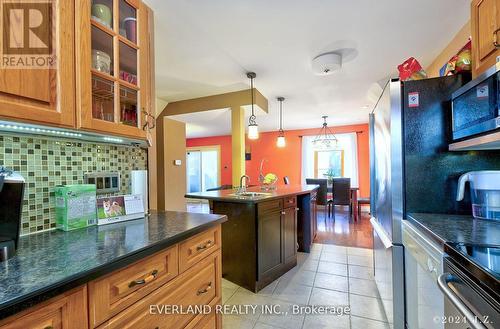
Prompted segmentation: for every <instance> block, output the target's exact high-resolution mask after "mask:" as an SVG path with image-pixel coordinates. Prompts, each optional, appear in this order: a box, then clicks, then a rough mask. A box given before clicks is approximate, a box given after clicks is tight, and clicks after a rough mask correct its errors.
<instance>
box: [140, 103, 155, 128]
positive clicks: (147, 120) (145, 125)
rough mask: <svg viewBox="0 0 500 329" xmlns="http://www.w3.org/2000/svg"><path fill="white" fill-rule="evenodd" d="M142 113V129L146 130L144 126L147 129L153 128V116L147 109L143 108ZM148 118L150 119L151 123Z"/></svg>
mask: <svg viewBox="0 0 500 329" xmlns="http://www.w3.org/2000/svg"><path fill="white" fill-rule="evenodd" d="M142 113H143V114H144V115H145V116H146V123H144V125H143V126H142V130H146V128H147V129H149V130H151V129H154V128H155V127H156V121H155V117H154V116H152V115H151V114H150V113H149V112H148V111H146V110H144V108H143V109H142ZM149 118H151V119H152V120H151V122H152V123H151V124H150V121H149Z"/></svg>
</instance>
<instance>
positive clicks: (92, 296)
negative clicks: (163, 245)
mask: <svg viewBox="0 0 500 329" xmlns="http://www.w3.org/2000/svg"><path fill="white" fill-rule="evenodd" d="M177 248H178V246H177V245H175V246H174V247H170V248H169V249H167V250H165V251H162V252H159V253H157V254H155V255H153V256H150V257H148V258H146V259H144V260H141V261H138V262H136V263H134V264H132V265H129V266H128V267H126V268H124V269H122V270H119V271H116V272H114V273H111V274H110V275H107V276H105V277H103V278H100V279H97V280H95V281H92V282H90V283H89V285H88V287H89V312H90V326H91V327H92V328H94V327H95V326H97V325H99V324H100V323H102V322H104V321H105V320H107V319H109V318H110V317H111V316H113V315H115V314H117V313H118V312H120V311H121V310H123V309H125V308H126V307H128V306H130V305H132V304H133V303H135V302H136V301H138V300H139V299H141V298H143V297H144V296H146V295H147V294H149V293H150V292H151V291H153V290H154V289H156V288H158V287H160V286H161V285H163V284H165V283H166V282H167V281H170V280H172V279H173V278H174V277H175V276H177V274H178V273H179V269H178V251H177Z"/></svg>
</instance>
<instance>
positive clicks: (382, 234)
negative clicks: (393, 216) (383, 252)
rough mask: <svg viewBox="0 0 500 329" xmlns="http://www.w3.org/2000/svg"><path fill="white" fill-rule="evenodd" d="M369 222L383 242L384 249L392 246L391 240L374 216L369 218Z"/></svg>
mask: <svg viewBox="0 0 500 329" xmlns="http://www.w3.org/2000/svg"><path fill="white" fill-rule="evenodd" d="M370 224H372V227H373V230H374V231H375V232H377V235H378V236H379V238H380V240H381V241H382V243H383V244H384V247H385V249H389V248H391V247H392V241H391V239H389V237H388V236H387V233H385V230H384V229H383V228H382V226H380V224H379V222H378V221H377V220H376V219H375V217H372V218H370Z"/></svg>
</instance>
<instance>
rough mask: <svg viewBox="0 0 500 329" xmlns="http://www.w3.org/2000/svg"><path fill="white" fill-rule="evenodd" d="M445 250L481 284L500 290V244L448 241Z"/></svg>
mask: <svg viewBox="0 0 500 329" xmlns="http://www.w3.org/2000/svg"><path fill="white" fill-rule="evenodd" d="M445 252H446V253H447V254H448V255H449V256H450V257H451V258H453V259H454V260H455V261H456V262H458V263H459V264H460V265H461V266H462V267H464V268H465V269H467V271H468V272H469V273H470V274H471V276H472V277H474V278H475V279H476V280H477V281H479V282H480V283H481V284H483V285H485V286H487V287H489V288H490V289H491V290H492V291H494V292H496V293H497V294H498V292H499V291H500V245H482V244H467V243H455V244H451V243H447V244H446V246H445Z"/></svg>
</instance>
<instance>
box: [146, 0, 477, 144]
mask: <svg viewBox="0 0 500 329" xmlns="http://www.w3.org/2000/svg"><path fill="white" fill-rule="evenodd" d="M146 2H147V3H148V5H150V6H151V7H152V8H153V10H154V12H155V58H156V89H157V96H158V97H160V98H162V99H164V100H166V101H176V100H183V99H190V98H196V97H201V96H207V95H214V94H218V93H224V92H229V91H235V90H241V89H244V88H248V85H249V81H248V79H247V78H246V74H245V73H246V72H247V71H254V72H256V73H257V79H256V80H255V85H256V88H257V89H259V91H261V92H262V93H263V94H264V96H266V97H267V98H268V99H269V105H270V108H269V114H268V115H267V116H261V115H259V116H258V123H259V125H260V127H261V130H263V131H269V130H276V128H277V123H278V119H277V113H278V112H277V102H276V97H277V96H284V97H285V98H286V100H285V103H284V111H285V128H287V129H300V128H311V127H319V126H320V125H321V116H322V115H325V114H326V115H329V116H330V119H329V123H330V125H342V124H351V123H361V122H367V121H368V113H369V111H370V110H369V109H367V108H363V107H364V106H367V105H368V106H372V105H373V104H374V103H375V101H376V98H377V96H378V95H377V93H378V92H379V90H380V87H378V86H376V85H375V83H377V82H379V84H380V81H385V79H386V78H387V77H388V76H390V75H395V74H396V73H397V70H396V67H397V65H398V64H400V63H401V62H403V61H404V60H405V59H406V58H408V57H410V56H414V57H415V58H417V59H418V60H419V61H420V63H421V64H422V65H423V66H424V67H425V66H427V65H429V64H430V63H431V62H432V60H433V59H434V58H435V57H436V56H437V55H438V54H439V52H440V51H441V50H442V49H443V48H444V47H445V46H446V44H447V43H448V42H449V41H450V40H451V39H452V38H453V36H454V35H455V34H456V33H457V32H458V30H459V29H460V28H461V27H462V26H463V25H464V24H465V23H466V22H467V20H468V17H469V10H470V7H469V6H470V0H439V1H436V0H418V1H410V0H379V1H374V0H350V1H347V0H302V1H299V0H273V1H269V0H266V1H264V0H252V1H249V0H211V1H207V0H205V1H203V0H182V1H179V0H146ZM340 48H355V49H356V50H357V53H358V54H357V56H356V57H355V58H354V59H352V60H351V61H349V62H347V63H344V65H343V67H342V69H341V70H340V71H338V72H335V73H334V74H333V75H330V76H315V75H314V74H313V73H312V71H311V60H312V59H313V58H314V57H316V56H317V55H319V54H321V53H324V52H328V51H333V50H336V49H340ZM175 118H176V119H178V120H181V121H185V122H187V123H188V128H187V129H188V136H189V137H200V136H214V135H223V134H228V133H229V131H230V113H229V111H228V110H220V111H210V112H205V113H198V114H190V115H183V116H175Z"/></svg>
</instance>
